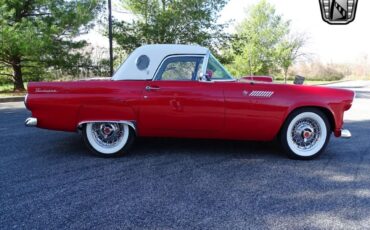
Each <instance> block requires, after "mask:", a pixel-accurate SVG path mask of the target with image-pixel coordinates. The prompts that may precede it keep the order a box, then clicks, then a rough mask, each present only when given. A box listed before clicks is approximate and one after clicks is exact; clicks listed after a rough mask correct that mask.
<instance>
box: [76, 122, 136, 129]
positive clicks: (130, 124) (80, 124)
mask: <svg viewBox="0 0 370 230" xmlns="http://www.w3.org/2000/svg"><path fill="white" fill-rule="evenodd" d="M101 122H107V123H122V124H126V125H128V126H130V127H131V128H133V129H134V131H135V132H136V122H135V121H107V120H101V121H98V120H91V121H90V120H89V121H81V122H80V123H78V125H77V127H78V128H80V127H81V126H82V125H83V124H87V123H101Z"/></svg>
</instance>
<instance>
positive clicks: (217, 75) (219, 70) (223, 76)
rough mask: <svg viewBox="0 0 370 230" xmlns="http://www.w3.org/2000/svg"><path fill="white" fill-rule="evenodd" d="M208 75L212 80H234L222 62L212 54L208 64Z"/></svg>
mask: <svg viewBox="0 0 370 230" xmlns="http://www.w3.org/2000/svg"><path fill="white" fill-rule="evenodd" d="M207 75H208V76H209V77H210V78H211V79H212V80H215V81H217V80H234V78H233V77H232V76H231V74H230V73H229V72H228V71H227V70H226V69H225V68H224V67H223V66H222V64H221V63H220V62H219V61H218V60H217V59H216V58H215V57H214V56H213V55H212V54H211V55H210V56H209V60H208V65H207Z"/></svg>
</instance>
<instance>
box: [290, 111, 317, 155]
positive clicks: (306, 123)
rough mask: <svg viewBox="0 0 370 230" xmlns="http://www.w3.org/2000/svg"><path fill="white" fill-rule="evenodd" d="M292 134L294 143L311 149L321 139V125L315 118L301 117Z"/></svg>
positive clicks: (301, 147) (303, 148)
mask: <svg viewBox="0 0 370 230" xmlns="http://www.w3.org/2000/svg"><path fill="white" fill-rule="evenodd" d="M291 135H292V140H293V142H294V144H295V145H296V146H297V147H298V148H300V149H302V150H310V149H311V148H313V147H314V146H315V144H316V143H317V142H318V141H319V140H320V137H321V129H320V125H319V124H318V122H317V121H315V120H314V119H310V118H304V119H301V120H299V121H297V123H296V124H295V125H294V127H293V129H292V133H291Z"/></svg>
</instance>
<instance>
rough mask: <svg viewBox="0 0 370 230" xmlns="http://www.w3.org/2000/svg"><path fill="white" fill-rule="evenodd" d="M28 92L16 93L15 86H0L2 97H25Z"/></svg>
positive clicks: (25, 85)
mask: <svg viewBox="0 0 370 230" xmlns="http://www.w3.org/2000/svg"><path fill="white" fill-rule="evenodd" d="M24 87H25V88H26V87H27V83H24ZM25 94H26V92H21V93H19V92H18V93H14V92H13V84H3V85H0V97H12V96H24V95H25Z"/></svg>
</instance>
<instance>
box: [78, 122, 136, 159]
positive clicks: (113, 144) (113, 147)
mask: <svg viewBox="0 0 370 230" xmlns="http://www.w3.org/2000/svg"><path fill="white" fill-rule="evenodd" d="M82 134H83V137H84V141H85V143H86V145H87V146H88V147H89V148H90V149H91V150H92V152H93V153H95V154H96V155H98V156H102V157H114V156H119V155H122V154H124V153H125V152H126V151H127V150H128V148H129V147H130V146H131V144H132V142H133V140H134V138H135V134H134V132H133V130H132V128H130V127H129V125H127V124H124V123H113V122H93V123H87V124H85V125H84V127H83V129H82Z"/></svg>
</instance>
